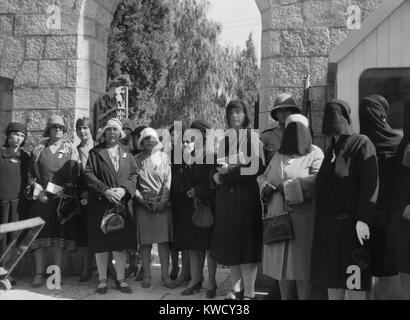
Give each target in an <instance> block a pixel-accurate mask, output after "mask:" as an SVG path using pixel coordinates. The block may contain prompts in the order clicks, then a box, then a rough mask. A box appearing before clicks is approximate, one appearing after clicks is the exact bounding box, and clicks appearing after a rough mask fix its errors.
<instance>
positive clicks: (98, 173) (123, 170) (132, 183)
mask: <svg viewBox="0 0 410 320" xmlns="http://www.w3.org/2000/svg"><path fill="white" fill-rule="evenodd" d="M119 152H120V166H119V169H118V172H116V171H115V169H114V166H113V164H112V161H111V159H110V157H109V154H108V152H107V150H105V149H104V145H99V146H97V147H95V148H94V149H92V150H91V151H90V154H89V157H88V162H87V166H86V168H85V177H86V182H87V186H88V188H89V198H88V210H87V217H88V219H87V223H88V245H89V248H90V249H92V250H94V251H95V252H97V253H98V252H111V251H124V250H135V247H136V245H137V240H136V232H135V224H134V218H133V212H132V198H133V196H134V194H135V189H136V183H137V166H136V163H135V160H134V157H133V156H132V154H131V153H130V152H129V151H127V150H126V149H124V147H122V146H121V145H120V146H119ZM117 187H123V188H124V189H125V190H126V195H125V197H124V198H123V203H124V204H125V208H126V210H125V217H124V218H125V228H124V229H123V230H121V231H117V232H115V233H112V234H110V235H105V234H104V233H103V232H102V230H101V220H102V218H103V215H104V212H105V210H106V208H107V206H108V205H109V202H108V200H107V199H106V198H105V196H104V195H103V194H104V192H105V191H106V190H108V189H110V188H117Z"/></svg>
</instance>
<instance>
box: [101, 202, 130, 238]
mask: <svg viewBox="0 0 410 320" xmlns="http://www.w3.org/2000/svg"><path fill="white" fill-rule="evenodd" d="M124 213H125V206H124V205H123V204H122V203H119V204H118V205H113V204H109V205H108V206H107V209H106V210H105V212H104V216H103V218H102V220H101V230H102V232H103V233H104V234H105V235H109V234H111V233H114V232H118V231H121V230H123V229H124V227H125V220H124V217H123V215H124Z"/></svg>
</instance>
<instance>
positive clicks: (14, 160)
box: [10, 158, 19, 163]
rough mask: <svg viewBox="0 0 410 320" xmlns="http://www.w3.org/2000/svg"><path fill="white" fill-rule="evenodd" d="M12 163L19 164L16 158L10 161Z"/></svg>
mask: <svg viewBox="0 0 410 320" xmlns="http://www.w3.org/2000/svg"><path fill="white" fill-rule="evenodd" d="M10 162H11V163H19V161H18V160H17V159H16V158H11V159H10Z"/></svg>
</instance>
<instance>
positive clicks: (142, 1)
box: [108, 0, 259, 128]
mask: <svg viewBox="0 0 410 320" xmlns="http://www.w3.org/2000/svg"><path fill="white" fill-rule="evenodd" d="M207 10H208V3H207V2H206V1H203V0H176V1H175V0H174V1H162V0H124V1H123V2H122V5H121V6H120V7H119V9H118V10H117V13H116V15H115V18H114V22H113V25H112V33H111V36H110V39H109V52H110V54H109V60H110V61H109V67H108V69H109V81H110V82H111V83H114V84H118V83H120V82H121V81H124V79H125V84H127V85H130V86H131V88H132V90H131V94H130V95H131V99H130V105H131V106H132V108H133V109H134V111H135V112H134V114H135V117H136V118H137V119H139V121H140V122H144V123H145V124H149V125H152V126H154V127H164V126H167V125H169V124H170V123H172V122H173V121H174V120H182V121H184V122H185V124H189V122H191V121H192V120H194V119H198V118H204V119H207V120H208V121H210V122H211V123H212V124H213V125H214V126H215V127H217V128H223V127H224V122H225V120H224V115H225V109H224V107H225V106H226V103H227V102H229V100H230V99H233V98H240V99H244V100H246V101H247V102H248V104H249V105H250V106H251V107H252V108H251V109H253V105H254V103H255V101H256V100H257V98H258V87H259V68H258V64H257V61H256V59H257V58H256V50H255V45H254V43H253V39H252V35H250V36H249V39H248V40H247V42H246V48H245V49H244V50H242V51H240V50H239V49H237V48H231V47H223V46H221V45H220V44H219V41H218V40H219V36H220V34H221V31H222V29H221V28H222V27H221V25H220V24H219V23H216V22H213V21H210V20H209V19H208V18H207V16H206V13H207Z"/></svg>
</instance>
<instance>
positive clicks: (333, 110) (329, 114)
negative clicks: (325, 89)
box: [322, 99, 352, 136]
mask: <svg viewBox="0 0 410 320" xmlns="http://www.w3.org/2000/svg"><path fill="white" fill-rule="evenodd" d="M351 123H352V121H351V119H350V106H349V104H348V103H347V102H345V101H342V100H338V99H333V100H330V101H329V102H328V103H327V104H326V107H325V114H324V116H323V126H322V133H323V134H324V135H327V136H335V135H351V134H352V128H351Z"/></svg>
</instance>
